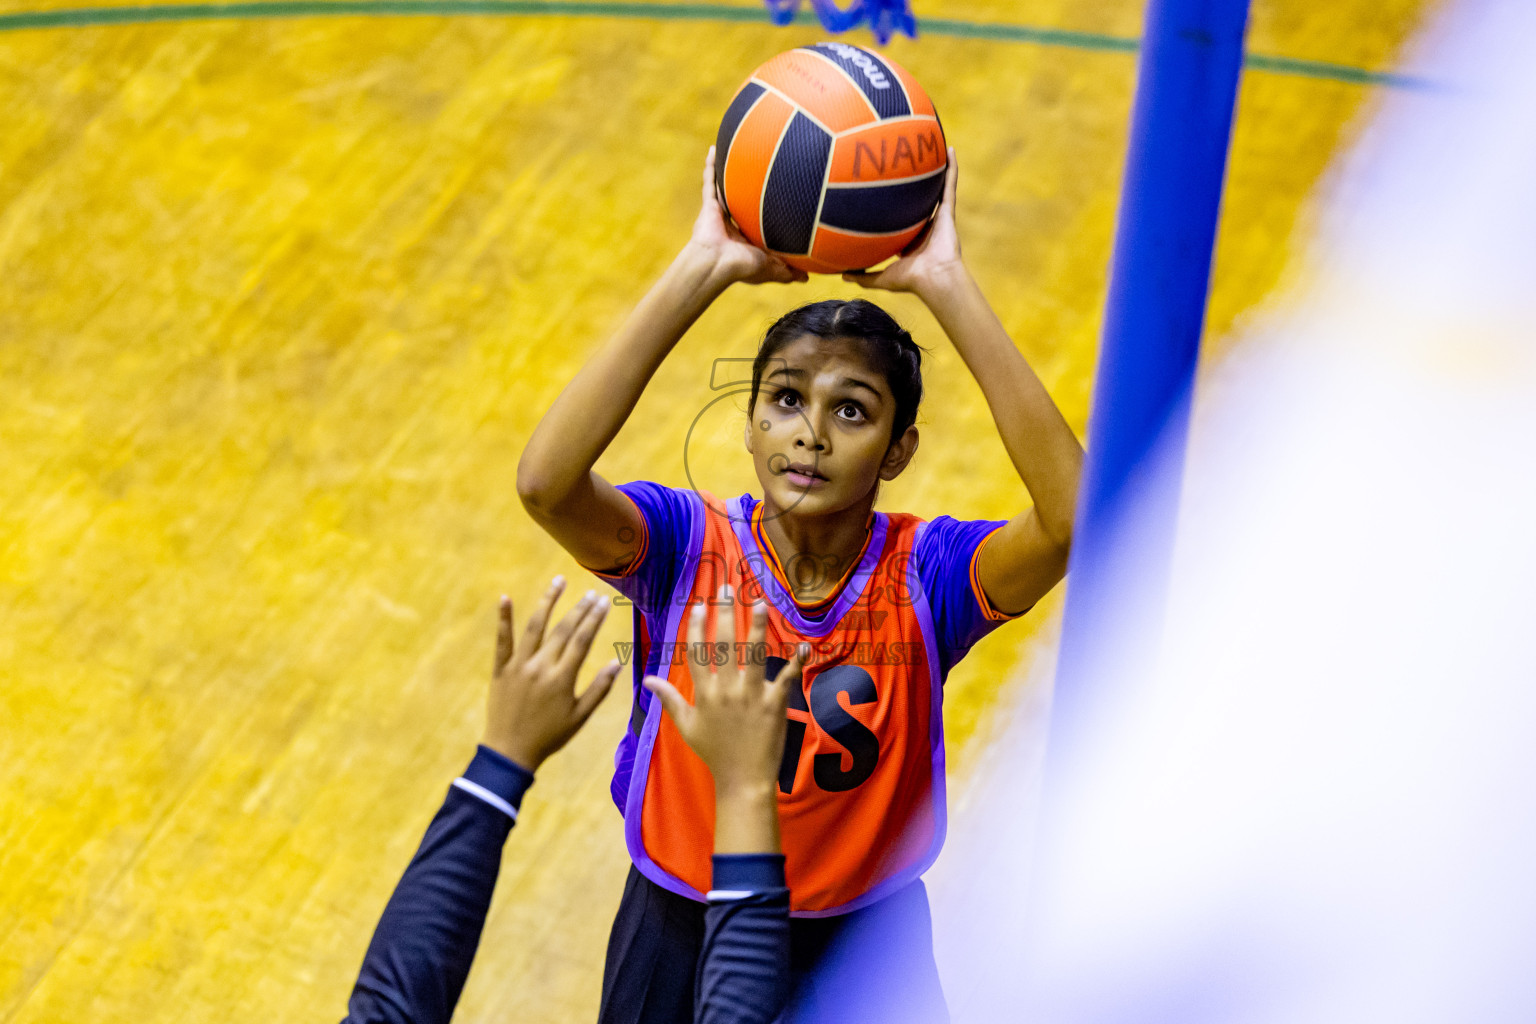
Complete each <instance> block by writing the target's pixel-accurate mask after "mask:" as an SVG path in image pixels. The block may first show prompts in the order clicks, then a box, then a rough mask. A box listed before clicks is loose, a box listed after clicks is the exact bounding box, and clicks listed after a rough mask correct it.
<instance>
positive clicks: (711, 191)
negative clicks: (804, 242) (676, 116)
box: [688, 146, 809, 284]
mask: <svg viewBox="0 0 1536 1024" xmlns="http://www.w3.org/2000/svg"><path fill="white" fill-rule="evenodd" d="M688 245H689V247H690V248H692V249H693V250H694V251H695V252H697V253H698V255H699V256H700V257H701V258H703V259H704V260H705V261H706V262H707V263H708V264H709V265H710V266H711V267H712V268H713V269H714V270H715V272H717V273H718V274H720V275H721V277H722V278H723V279H724V281H725V282H726V283H732V282H736V281H743V282H745V283H747V284H763V283H765V282H768V281H778V282H782V283H785V284H788V283H789V282H791V281H805V280H808V279H809V275H807V274H806V272H805V271H803V270H796V269H794V268H793V267H791V266H790V265H789V264H787V263H785V262H784V261H783V260H781V259H779V258H778V257H777V256H774V255H772V254H771V253H768V252H765V251H764V250H762V249H759V248H758V247H757V246H755V245H753V244H752V243H751V242H749V241H747V239H746V237H745V236H743V235H742V233H741V232H740V231H738V230H736V227H735V226H734V225H732V224H730V223H729V222H728V221H727V220H726V219H725V211H723V210H721V209H720V200H719V198H718V197H717V196H716V195H715V147H714V146H710V147H709V155H708V156H707V157H706V158H705V160H704V201H703V204H702V205H701V206H700V207H699V216H698V219H697V220H695V221H694V222H693V236H692V237H691V238H689V239H688Z"/></svg>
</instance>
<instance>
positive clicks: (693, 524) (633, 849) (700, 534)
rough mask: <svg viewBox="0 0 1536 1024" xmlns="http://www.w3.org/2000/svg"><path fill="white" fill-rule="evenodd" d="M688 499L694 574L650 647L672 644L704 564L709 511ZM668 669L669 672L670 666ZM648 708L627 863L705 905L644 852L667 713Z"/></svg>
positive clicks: (628, 804)
mask: <svg viewBox="0 0 1536 1024" xmlns="http://www.w3.org/2000/svg"><path fill="white" fill-rule="evenodd" d="M690 495H691V498H692V501H691V502H690V504H691V505H692V509H691V512H692V515H691V519H690V522H689V527H688V559H689V560H690V561H692V562H693V563H694V565H693V572H692V573H690V572H688V571H687V563H685V564H684V571H683V572H680V573H678V579H677V582H676V583H674V584H673V585H672V593H671V594H670V595H669V596H668V600H667V603H666V606H665V607H666V613H665V616H664V624H665V628H664V629H663V630H662V632H661V633H660V634H659V635H658V634H654V633H653V634H652V635H651V643H653V644H656V643H661V644H668V645H670V644H672V643H673V642H675V638H676V636H677V629H678V626H679V624H680V623H681V621H682V616H683V613H685V612H686V611H687V610H688V596H689V594H690V593H691V592H692V590H693V583H694V579H695V578H696V577H697V576H698V571H699V566H700V565H701V564H703V562H702V558H701V555H702V553H703V541H704V516H705V514H706V512H707V511H708V510H707V509H706V507H705V504H704V500H703V499H702V498H701V497H700V496H699V495H698V493H697V492H690ZM662 650H663V651H668V650H671V647H670V646H668V647H663V648H662ZM660 667H661V666H658V668H660ZM667 668H668V670H669V671H670V668H671V666H670V662H669V663H668V665H667ZM658 674H661V673H658ZM649 705H650V706H649V707H648V708H647V709H646V716H645V725H644V726H642V727H641V729H640V744H639V748H638V749H637V750H636V751H635V760H634V767H633V769H632V771H633V774H632V775H631V776H630V779H629V798H628V799H627V800H626V801H625V803H624V845H625V846H627V847H628V848H629V858H630V860H632V861H634V862H635V867H637V868H639V869H640V873H641V874H642V875H644V876H645V877H646V878H649V879H650V880H651V881H653V882H655V883H656V884H657V885H659V886H661V887H662V888H663V889H666V890H668V891H669V892H675V893H677V894H678V895H679V896H687V897H688V898H689V899H693V900H698V901H699V902H700V903H704V902H706V900H705V897H704V893H702V892H700V891H699V890H697V889H695V888H694V887H693V886H691V885H689V884H687V883H686V882H683V881H682V880H680V879H677V878H674V877H673V876H672V875H671V874H670V873H668V872H667V871H665V870H663V869H662V868H661V867H660V866H659V865H658V864H657V863H656V862H655V861H653V860H651V855H650V854H649V853H647V852H646V849H645V837H644V834H643V831H642V826H643V823H644V809H645V784H646V781H647V780H648V779H649V777H650V774H651V751H652V750H653V749H654V748H655V746H656V734H657V732H659V731H660V730H661V716H662V715H663V714H665V713H666V712H664V711H662V709H661V706H660V702H659V701H655V700H652V701H650V702H649Z"/></svg>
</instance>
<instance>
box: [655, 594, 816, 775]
mask: <svg viewBox="0 0 1536 1024" xmlns="http://www.w3.org/2000/svg"><path fill="white" fill-rule="evenodd" d="M720 599H721V601H722V602H725V601H730V600H732V599H733V594H732V592H731V588H730V587H728V586H726V587H721V588H720ZM714 612H715V609H713V608H710V609H709V614H711V615H713V614H714ZM734 619H735V616H734V615H733V614H732V613H731V610H730V609H729V608H727V609H726V612H725V616H724V618H722V619H721V620H720V621H719V623H718V624H717V625H716V627H715V643H714V644H713V645H709V644H706V643H705V642H704V636H705V604H704V602H702V601H701V602H700V603H698V604H696V605H694V606H693V608H692V610H691V612H690V613H689V619H688V662H687V665H686V666H685V670H686V671H687V672H688V674H689V675H690V677H691V678H692V679H693V703H692V704H690V703H688V702H687V701H686V700H684V699H683V696H682V694H680V693H679V692H678V691H677V688H676V687H674V686H673V685H672V684H671V683H669V682H667V681H666V680H665V679H662V678H660V677H657V676H647V677H646V678H645V680H644V684H645V687H646V689H648V690H650V691H651V692H652V693H654V694H655V695H656V696H657V697H658V698H660V699H661V705H662V707H663V708H665V709H666V712H667V715H668V716H669V717H670V718H671V719H672V722H673V724H675V725H676V726H677V731H678V732H679V733H681V734H682V737H683V740H684V741H685V742H686V743H687V744H688V746H690V747H692V748H693V752H694V753H696V754H698V755H699V757H700V759H701V760H703V762H704V763H705V764H706V765H708V766H709V771H710V774H712V775H713V776H714V779H715V793H716V797H717V799H719V798H723V797H726V796H729V795H733V794H752V795H757V796H761V795H764V794H766V795H767V796H768V797H769V798H770V799H771V798H772V796H773V794H774V787H775V786H776V784H777V779H778V775H779V761H780V759H781V758H782V757H783V756H784V731H785V723H786V721H787V718H786V716H785V714H784V708H785V705H786V701H787V699H788V693H789V687H791V686H798V685H800V670H801V666H802V665H803V664H804V661H805V653H806V651H805V645H804V644H802V645H800V648H799V649H798V650H796V652H795V656H794V657H793V658H791V659H790V661H789V663H788V664H786V665H785V666H784V667H783V668H782V669H780V670H779V674H778V677H777V678H776V679H773V680H771V681H770V680H767V679H765V678H764V666H763V664H762V659H760V658H756V657H752V656H750V655H749V656H748V657H747V658H746V659H745V662H746V663H745V664H740V663H739V662H738V654H739V652H738V651H737V648H736V643H735V640H736V635H735V634H736V630H735V622H734ZM767 630H768V610H767V608H766V606H764V605H763V603H762V602H761V601H759V602H758V603H757V604H756V605H754V606H753V608H752V626H751V631H750V632H749V633H748V636H747V639H748V642H749V643H750V644H751V647H750V650H751V651H754V652H762V651H763V650H765V647H763V646H761V645H762V644H763V642H764V637H765V636H766V635H767ZM722 645H725V646H722ZM716 651H722V652H725V653H724V664H722V665H720V666H718V667H716V666H715V665H714V661H715V660H717V659H716V658H715V657H714V654H715V652H716Z"/></svg>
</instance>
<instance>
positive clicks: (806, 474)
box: [784, 462, 827, 490]
mask: <svg viewBox="0 0 1536 1024" xmlns="http://www.w3.org/2000/svg"><path fill="white" fill-rule="evenodd" d="M784 479H786V480H788V481H789V482H790V483H791V484H793V485H794V486H796V487H801V488H805V489H807V490H809V489H811V488H814V487H820V486H822V485H823V484H825V483H826V482H827V478H826V477H825V476H823V475H822V474H821V473H819V472H817V470H816V468H815V467H814V466H811V465H809V464H807V463H804V462H791V463H790V464H789V465H788V466H785V467H784Z"/></svg>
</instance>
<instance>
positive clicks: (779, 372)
mask: <svg viewBox="0 0 1536 1024" xmlns="http://www.w3.org/2000/svg"><path fill="white" fill-rule="evenodd" d="M895 417H896V399H895V397H894V396H893V395H892V394H891V389H890V386H889V385H888V384H886V381H885V377H884V376H882V375H881V374H880V373H878V372H877V371H876V370H874V369H873V368H872V367H871V366H870V365H869V363H868V362H867V361H866V360H865V358H864V353H863V350H862V348H861V346H860V345H859V343H858V342H857V341H851V340H849V339H846V338H818V337H816V336H815V335H811V334H806V335H802V336H801V337H799V338H797V339H796V340H795V341H792V342H790V343H789V344H788V345H786V346H785V347H784V348H782V349H780V350H779V352H778V354H777V355H775V356H774V357H773V358H772V359H770V360H769V361H768V365H767V366H766V367H765V368H764V370H763V378H762V382H761V384H760V386H759V388H758V395H757V403H756V405H754V406H753V408H752V413H751V415H750V417H749V418H748V422H747V430H746V443H747V451H749V452H751V453H752V462H753V465H754V467H755V468H756V469H757V479H758V480H759V481H760V482H761V483H762V485H763V491H764V493H765V495H766V496H767V497H769V498H771V499H772V502H773V504H774V506H775V507H777V508H779V509H782V510H784V511H786V512H791V513H793V514H794V515H797V516H820V515H827V514H829V513H833V512H840V511H842V510H843V509H845V508H848V507H850V506H852V505H855V504H857V503H858V502H860V501H861V500H862V499H864V498H866V497H867V496H868V495H869V493H870V492H871V491H872V490H874V487H875V484H876V483H877V482H878V481H880V480H892V479H894V478H895V477H896V476H897V475H898V474H899V473H900V472H901V471H902V470H903V469H905V468H906V465H907V462H908V461H910V460H911V458H912V455H913V453H914V452H916V451H917V428H916V427H908V428H907V430H906V433H905V434H903V435H902V436H901V437H899V438H897V439H896V441H895V442H894V443H893V442H892V441H891V424H892V423H894V422H895Z"/></svg>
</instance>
